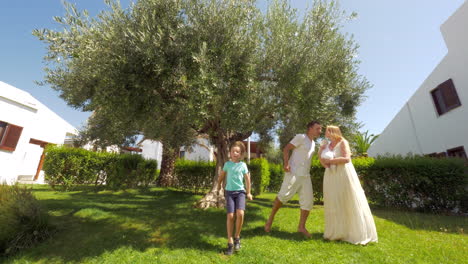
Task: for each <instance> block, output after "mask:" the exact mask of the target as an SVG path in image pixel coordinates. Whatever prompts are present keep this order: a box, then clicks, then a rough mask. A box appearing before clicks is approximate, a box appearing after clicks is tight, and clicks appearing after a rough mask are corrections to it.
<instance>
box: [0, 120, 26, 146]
mask: <svg viewBox="0 0 468 264" xmlns="http://www.w3.org/2000/svg"><path fill="white" fill-rule="evenodd" d="M22 132H23V128H22V127H20V126H15V125H12V124H8V126H7V129H6V131H5V136H4V137H3V140H2V142H1V144H0V148H1V149H4V150H9V151H14V150H15V149H16V145H17V144H18V141H19V138H20V136H21V133H22Z"/></svg>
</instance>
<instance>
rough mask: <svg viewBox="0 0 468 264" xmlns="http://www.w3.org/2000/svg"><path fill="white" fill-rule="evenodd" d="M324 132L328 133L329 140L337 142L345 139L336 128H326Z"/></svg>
mask: <svg viewBox="0 0 468 264" xmlns="http://www.w3.org/2000/svg"><path fill="white" fill-rule="evenodd" d="M326 131H328V133H329V134H330V137H332V138H330V139H338V140H340V139H345V138H344V137H343V134H341V130H340V128H339V127H337V126H327V130H326Z"/></svg>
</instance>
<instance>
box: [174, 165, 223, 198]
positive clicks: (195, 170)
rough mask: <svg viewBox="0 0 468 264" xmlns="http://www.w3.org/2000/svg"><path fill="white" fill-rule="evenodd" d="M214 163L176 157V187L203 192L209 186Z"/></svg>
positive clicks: (214, 167) (214, 166) (213, 172)
mask: <svg viewBox="0 0 468 264" xmlns="http://www.w3.org/2000/svg"><path fill="white" fill-rule="evenodd" d="M215 170H216V163H214V162H206V161H190V160H185V159H178V160H177V161H176V163H175V168H174V171H175V174H176V175H177V177H176V178H177V182H176V183H175V186H174V187H176V188H179V189H182V190H185V191H192V192H195V193H203V192H205V191H206V190H207V189H209V188H211V186H212V184H213V178H214V175H215Z"/></svg>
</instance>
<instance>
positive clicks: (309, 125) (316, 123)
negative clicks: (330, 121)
mask: <svg viewBox="0 0 468 264" xmlns="http://www.w3.org/2000/svg"><path fill="white" fill-rule="evenodd" d="M314 125H320V122H319V121H315V120H314V121H310V122H309V123H308V124H307V130H309V128H311V127H313V126H314Z"/></svg>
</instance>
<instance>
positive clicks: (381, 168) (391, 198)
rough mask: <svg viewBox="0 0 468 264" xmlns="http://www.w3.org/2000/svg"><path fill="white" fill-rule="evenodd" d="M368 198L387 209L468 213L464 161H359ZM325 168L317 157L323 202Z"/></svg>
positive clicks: (317, 194) (316, 185) (315, 172)
mask: <svg viewBox="0 0 468 264" xmlns="http://www.w3.org/2000/svg"><path fill="white" fill-rule="evenodd" d="M352 162H353V165H354V168H355V169H356V172H357V174H358V176H359V179H360V180H361V184H362V186H363V188H364V190H365V191H366V195H367V199H368V200H370V201H372V202H374V203H377V204H379V205H382V206H386V207H398V208H405V209H411V210H413V209H414V210H420V211H429V212H447V211H451V210H454V211H455V212H458V213H460V212H467V211H468V208H467V203H466V202H464V201H467V200H468V197H467V195H466V192H465V189H466V188H467V186H468V177H467V171H466V167H465V165H464V161H463V160H459V159H435V158H428V157H418V156H415V157H400V156H395V157H378V158H376V159H374V158H366V157H361V158H355V159H353V160H352ZM324 172H325V169H324V168H323V167H322V166H321V165H320V162H319V160H318V159H317V158H314V159H313V161H312V166H311V169H310V174H311V177H312V186H313V189H314V198H315V200H316V201H321V200H322V199H323V193H322V190H323V175H324Z"/></svg>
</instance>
